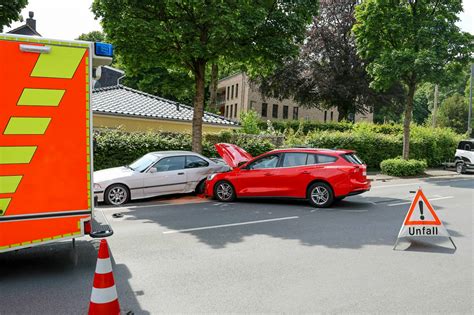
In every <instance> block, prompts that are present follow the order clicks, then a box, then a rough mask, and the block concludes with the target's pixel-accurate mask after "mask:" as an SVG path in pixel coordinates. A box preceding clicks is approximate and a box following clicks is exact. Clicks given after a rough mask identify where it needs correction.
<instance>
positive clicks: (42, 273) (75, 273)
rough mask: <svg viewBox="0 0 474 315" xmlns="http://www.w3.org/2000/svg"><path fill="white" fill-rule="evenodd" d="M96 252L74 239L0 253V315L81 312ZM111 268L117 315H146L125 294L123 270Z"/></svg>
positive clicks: (126, 273) (127, 288)
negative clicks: (121, 313) (120, 314)
mask: <svg viewBox="0 0 474 315" xmlns="http://www.w3.org/2000/svg"><path fill="white" fill-rule="evenodd" d="M98 248H99V241H98V240H85V239H80V240H76V243H75V247H73V246H72V242H71V241H64V242H58V243H52V244H46V245H42V246H37V247H33V248H26V249H22V250H18V251H12V252H7V253H3V254H0V292H1V302H0V314H87V312H88V309H89V303H90V296H91V291H92V283H93V279H94V272H95V266H96V263H97V252H98ZM113 270H114V276H115V281H116V286H117V291H118V296H119V302H120V304H121V309H122V311H127V312H129V311H133V312H134V313H135V314H147V313H146V312H145V311H143V310H141V308H140V305H139V303H138V301H137V300H136V298H135V296H134V295H130V294H129V292H133V291H132V289H131V288H130V285H129V283H128V279H130V278H131V275H130V272H129V271H128V268H127V267H126V266H125V265H123V264H118V265H115V266H113ZM130 314H131V313H130Z"/></svg>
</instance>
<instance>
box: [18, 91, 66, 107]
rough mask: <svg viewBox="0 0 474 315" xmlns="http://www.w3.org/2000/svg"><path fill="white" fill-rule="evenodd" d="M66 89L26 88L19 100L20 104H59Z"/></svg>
mask: <svg viewBox="0 0 474 315" xmlns="http://www.w3.org/2000/svg"><path fill="white" fill-rule="evenodd" d="M64 92H66V90H52V89H28V88H26V89H24V90H23V93H21V96H20V99H19V100H18V104H17V105H19V106H58V105H59V102H61V99H62V98H63V95H64Z"/></svg>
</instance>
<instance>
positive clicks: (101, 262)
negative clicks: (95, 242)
mask: <svg viewBox="0 0 474 315" xmlns="http://www.w3.org/2000/svg"><path fill="white" fill-rule="evenodd" d="M110 272H112V264H111V263H110V258H99V259H97V265H96V267H95V273H100V274H104V273H110Z"/></svg>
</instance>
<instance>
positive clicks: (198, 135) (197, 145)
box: [192, 60, 206, 153]
mask: <svg viewBox="0 0 474 315" xmlns="http://www.w3.org/2000/svg"><path fill="white" fill-rule="evenodd" d="M205 74H206V62H205V61H204V60H198V61H197V62H196V63H195V73H194V82H195V87H196V94H195V95H194V112H193V135H192V137H193V139H192V150H193V151H194V152H196V153H202V117H203V115H204V92H205V91H204V79H205Z"/></svg>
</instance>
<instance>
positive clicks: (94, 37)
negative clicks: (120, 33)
mask: <svg viewBox="0 0 474 315" xmlns="http://www.w3.org/2000/svg"><path fill="white" fill-rule="evenodd" d="M76 39H77V40H85V41H87V42H106V41H107V40H106V36H105V34H104V33H102V32H101V31H92V32H89V33H82V34H81V35H79V37H78V38H76Z"/></svg>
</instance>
